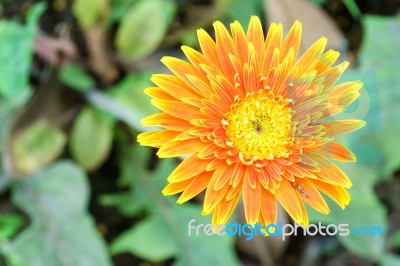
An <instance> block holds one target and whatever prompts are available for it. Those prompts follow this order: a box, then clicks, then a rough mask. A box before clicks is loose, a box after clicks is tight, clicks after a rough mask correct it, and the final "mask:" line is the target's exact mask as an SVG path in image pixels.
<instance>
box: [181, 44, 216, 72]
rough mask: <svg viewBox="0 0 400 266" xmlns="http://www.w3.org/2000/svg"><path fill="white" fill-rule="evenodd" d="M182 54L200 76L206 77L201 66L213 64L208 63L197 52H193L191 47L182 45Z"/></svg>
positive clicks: (205, 58) (211, 63) (206, 59)
mask: <svg viewBox="0 0 400 266" xmlns="http://www.w3.org/2000/svg"><path fill="white" fill-rule="evenodd" d="M181 49H182V51H183V53H184V54H185V55H186V57H187V58H188V59H189V61H190V62H191V63H192V64H193V65H194V67H195V68H196V69H197V71H198V72H199V73H201V74H202V76H204V77H207V74H206V72H205V71H204V70H203V69H202V67H201V65H202V64H206V65H209V66H211V65H213V62H212V61H210V60H209V59H208V58H207V57H205V56H204V55H202V54H201V53H199V52H198V51H196V50H194V49H193V48H191V47H188V46H185V45H183V46H182V47H181Z"/></svg>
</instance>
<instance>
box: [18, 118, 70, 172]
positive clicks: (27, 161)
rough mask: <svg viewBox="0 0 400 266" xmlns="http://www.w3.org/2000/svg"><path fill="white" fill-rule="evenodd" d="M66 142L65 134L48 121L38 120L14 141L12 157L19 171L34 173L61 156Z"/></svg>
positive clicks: (19, 133)
mask: <svg viewBox="0 0 400 266" xmlns="http://www.w3.org/2000/svg"><path fill="white" fill-rule="evenodd" d="M65 142H66V137H65V135H64V133H63V132H62V131H61V130H59V129H58V128H57V127H55V126H54V125H52V124H51V123H50V122H48V121H46V120H37V121H35V122H33V123H32V124H31V125H29V126H28V127H26V128H24V129H23V130H22V131H21V132H18V135H17V136H16V137H14V138H13V139H12V155H13V157H14V162H15V166H16V168H17V170H18V171H19V172H22V173H32V172H34V171H36V170H38V169H39V168H41V167H43V166H44V165H46V164H48V163H50V162H52V161H53V160H54V159H55V158H57V157H58V155H60V153H61V152H62V150H63V147H64V145H65Z"/></svg>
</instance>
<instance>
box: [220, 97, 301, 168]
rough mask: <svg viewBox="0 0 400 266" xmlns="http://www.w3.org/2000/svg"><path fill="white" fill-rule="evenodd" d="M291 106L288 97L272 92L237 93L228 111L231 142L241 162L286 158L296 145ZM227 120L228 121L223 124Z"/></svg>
mask: <svg viewBox="0 0 400 266" xmlns="http://www.w3.org/2000/svg"><path fill="white" fill-rule="evenodd" d="M290 112H291V108H290V107H289V101H288V99H285V98H283V97H282V96H278V97H275V96H274V94H273V93H272V92H271V91H267V90H259V91H258V92H256V93H254V92H252V93H247V95H246V97H245V98H244V99H241V98H239V97H238V96H236V98H235V103H234V104H232V105H231V111H230V112H229V113H227V114H226V118H227V120H226V121H225V120H224V121H223V124H225V125H226V130H227V135H228V137H229V138H230V141H228V142H227V144H228V145H230V146H233V147H235V148H236V149H237V150H238V151H239V157H240V159H241V161H242V162H246V161H248V160H250V162H254V161H256V160H258V159H259V160H263V159H269V160H272V159H274V158H281V157H283V158H287V157H289V155H290V150H289V149H288V148H289V147H290V146H292V144H293V140H292V122H291V113H290ZM224 122H225V123H224Z"/></svg>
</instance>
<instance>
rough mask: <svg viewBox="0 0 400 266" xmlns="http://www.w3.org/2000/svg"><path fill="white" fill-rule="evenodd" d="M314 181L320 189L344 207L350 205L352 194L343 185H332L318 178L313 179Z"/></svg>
mask: <svg viewBox="0 0 400 266" xmlns="http://www.w3.org/2000/svg"><path fill="white" fill-rule="evenodd" d="M312 182H313V184H314V185H315V186H316V187H317V188H318V189H319V190H321V191H322V192H324V193H325V194H326V195H327V196H329V197H330V198H331V199H333V200H334V201H335V202H336V203H337V204H338V205H339V206H340V207H341V208H342V209H344V208H345V207H346V206H347V205H349V203H350V194H349V193H348V192H347V190H346V189H344V188H343V187H342V186H337V185H332V184H329V183H326V182H323V181H318V180H313V181H312Z"/></svg>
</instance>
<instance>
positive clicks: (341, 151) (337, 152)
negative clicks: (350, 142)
mask: <svg viewBox="0 0 400 266" xmlns="http://www.w3.org/2000/svg"><path fill="white" fill-rule="evenodd" d="M309 152H311V153H314V154H316V155H318V156H325V157H329V158H332V159H335V160H338V161H342V162H355V161H356V156H355V155H354V154H353V153H352V152H351V151H350V150H348V149H347V148H346V147H344V146H342V145H341V144H339V143H337V142H334V141H332V142H330V143H327V144H325V145H322V146H319V147H316V148H315V149H311V150H309Z"/></svg>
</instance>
